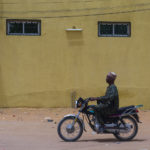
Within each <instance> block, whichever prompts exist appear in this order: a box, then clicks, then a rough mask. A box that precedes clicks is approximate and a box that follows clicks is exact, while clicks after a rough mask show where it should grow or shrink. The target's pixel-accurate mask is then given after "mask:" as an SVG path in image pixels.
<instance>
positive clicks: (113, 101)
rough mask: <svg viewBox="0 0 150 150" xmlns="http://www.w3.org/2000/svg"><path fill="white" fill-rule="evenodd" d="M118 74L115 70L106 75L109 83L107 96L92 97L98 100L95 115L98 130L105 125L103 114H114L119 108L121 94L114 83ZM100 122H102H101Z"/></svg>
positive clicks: (92, 99)
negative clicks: (119, 94)
mask: <svg viewBox="0 0 150 150" xmlns="http://www.w3.org/2000/svg"><path fill="white" fill-rule="evenodd" d="M116 77H117V75H116V74H115V73H114V72H109V73H108V75H107V77H106V82H107V83H108V84H109V86H108V87H107V91H106V94H105V96H101V97H90V98H89V100H90V101H95V100H97V104H98V105H97V106H95V117H96V124H95V125H96V126H95V127H96V130H99V128H100V124H101V125H102V126H101V127H103V126H104V122H103V119H102V117H101V115H102V114H103V115H107V114H112V113H115V112H116V111H117V109H118V108H119V96H118V90H117V87H116V86H115V85H114V81H115V79H116ZM99 123H100V124H99Z"/></svg>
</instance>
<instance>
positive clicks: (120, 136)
mask: <svg viewBox="0 0 150 150" xmlns="http://www.w3.org/2000/svg"><path fill="white" fill-rule="evenodd" d="M122 120H123V121H124V122H125V123H126V124H128V125H130V126H131V128H132V129H133V131H132V132H131V134H130V135H129V136H128V135H127V136H126V134H128V133H129V132H130V131H129V132H128V131H127V132H126V133H121V132H118V133H115V134H114V136H115V137H116V138H117V139H118V140H120V141H130V140H132V139H133V138H134V137H135V136H136V134H137V132H138V124H137V122H136V121H135V119H134V118H132V117H130V116H125V117H123V118H122ZM127 121H128V122H127ZM132 129H131V130H132ZM123 134H124V135H125V136H123Z"/></svg>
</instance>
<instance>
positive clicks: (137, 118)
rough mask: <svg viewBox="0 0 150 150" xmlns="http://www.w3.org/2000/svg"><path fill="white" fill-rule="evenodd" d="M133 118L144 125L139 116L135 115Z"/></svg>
mask: <svg viewBox="0 0 150 150" xmlns="http://www.w3.org/2000/svg"><path fill="white" fill-rule="evenodd" d="M132 116H133V118H135V120H136V121H137V122H138V123H142V122H140V120H139V116H138V114H133V115H132Z"/></svg>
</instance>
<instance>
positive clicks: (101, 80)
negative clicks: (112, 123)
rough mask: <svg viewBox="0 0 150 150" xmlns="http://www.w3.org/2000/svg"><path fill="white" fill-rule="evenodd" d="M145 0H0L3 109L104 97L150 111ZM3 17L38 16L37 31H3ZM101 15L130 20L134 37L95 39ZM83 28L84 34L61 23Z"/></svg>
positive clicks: (149, 29)
mask: <svg viewBox="0 0 150 150" xmlns="http://www.w3.org/2000/svg"><path fill="white" fill-rule="evenodd" d="M149 9H150V2H149V1H148V0H142V1H141V0H134V1H131V0H126V1H122V0H91V1H90V0H89V1H86V0H80V1H79V0H61V1H60V0H59V1H58V0H50V1H48V0H26V1H24V0H16V1H15V2H12V1H11V0H0V46H1V48H0V107H70V106H71V105H72V102H71V101H72V100H74V99H75V98H78V97H79V96H81V97H89V96H101V95H104V92H105V89H106V87H107V84H106V82H105V77H106V74H107V73H108V72H109V71H114V72H116V73H117V75H118V78H117V80H116V85H117V86H118V89H119V93H120V105H121V106H122V105H130V104H144V108H145V109H150V87H149V84H150V78H149V76H150V69H149V66H150V49H149V47H150V46H149V45H150V40H149V39H150V38H149V36H150V19H149V16H150V10H149ZM6 19H38V20H41V25H42V30H41V36H8V35H6ZM98 21H114V22H117V21H118V22H131V37H98ZM73 26H75V27H76V28H82V29H83V31H81V32H67V31H65V29H67V28H72V27H73Z"/></svg>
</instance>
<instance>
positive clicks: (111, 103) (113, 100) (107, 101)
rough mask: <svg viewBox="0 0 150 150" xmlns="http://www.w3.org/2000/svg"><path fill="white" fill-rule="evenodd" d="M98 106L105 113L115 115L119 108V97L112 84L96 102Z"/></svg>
mask: <svg viewBox="0 0 150 150" xmlns="http://www.w3.org/2000/svg"><path fill="white" fill-rule="evenodd" d="M97 103H98V106H99V105H100V106H99V107H102V106H101V105H102V104H103V108H104V109H105V111H106V112H107V113H115V112H116V111H117V110H118V108H119V96H118V90H117V87H116V86H115V85H114V84H112V85H110V86H108V87H107V90H106V94H105V96H101V97H100V100H97ZM101 103H102V104H101Z"/></svg>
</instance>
